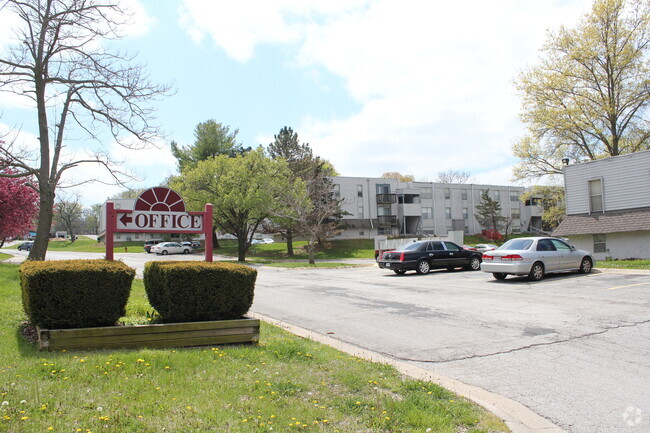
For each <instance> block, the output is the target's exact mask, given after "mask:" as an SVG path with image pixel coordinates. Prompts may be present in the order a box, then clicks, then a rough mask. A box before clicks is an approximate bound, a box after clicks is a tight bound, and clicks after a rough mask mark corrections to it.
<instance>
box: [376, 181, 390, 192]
mask: <svg viewBox="0 0 650 433" xmlns="http://www.w3.org/2000/svg"><path fill="white" fill-rule="evenodd" d="M377 194H390V185H389V184H387V183H378V184H377Z"/></svg>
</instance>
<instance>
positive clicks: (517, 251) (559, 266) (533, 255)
mask: <svg viewBox="0 0 650 433" xmlns="http://www.w3.org/2000/svg"><path fill="white" fill-rule="evenodd" d="M593 264H594V259H593V257H592V256H591V253H589V252H588V251H581V250H576V248H575V247H574V246H572V245H569V244H567V243H566V242H564V241H563V240H561V239H557V238H549V237H531V238H517V239H511V240H509V241H508V242H506V243H505V244H503V245H502V246H501V247H499V248H498V249H496V250H492V251H486V252H485V253H483V262H482V263H481V270H482V271H484V272H492V275H493V276H494V278H496V279H497V280H503V279H505V278H506V276H507V275H528V278H529V279H530V280H532V281H538V280H541V279H542V278H544V275H545V274H549V273H553V272H564V271H578V272H580V273H583V274H586V273H589V272H591V268H592V267H593Z"/></svg>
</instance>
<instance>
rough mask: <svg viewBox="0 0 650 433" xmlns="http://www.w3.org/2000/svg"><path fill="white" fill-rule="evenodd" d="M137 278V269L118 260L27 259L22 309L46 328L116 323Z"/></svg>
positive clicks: (23, 268) (23, 269)
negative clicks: (134, 279)
mask: <svg viewBox="0 0 650 433" xmlns="http://www.w3.org/2000/svg"><path fill="white" fill-rule="evenodd" d="M134 277H135V269H133V268H130V267H128V266H127V265H125V264H124V263H123V262H119V261H109V260H60V261H59V260H57V261H27V262H25V263H23V264H22V265H21V267H20V286H21V289H22V297H23V308H24V309H25V313H27V316H28V317H29V320H30V321H31V322H32V324H34V325H36V326H40V327H41V328H46V329H64V328H89V327H96V326H111V325H115V324H116V322H117V320H118V319H119V318H120V317H122V316H124V314H125V312H126V303H127V302H128V299H129V294H130V293H131V283H132V282H133V278H134Z"/></svg>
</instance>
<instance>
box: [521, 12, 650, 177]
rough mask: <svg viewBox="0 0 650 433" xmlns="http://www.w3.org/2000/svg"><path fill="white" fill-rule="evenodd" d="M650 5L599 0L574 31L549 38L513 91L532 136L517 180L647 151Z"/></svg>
mask: <svg viewBox="0 0 650 433" xmlns="http://www.w3.org/2000/svg"><path fill="white" fill-rule="evenodd" d="M649 49H650V3H648V2H647V0H596V1H595V2H594V4H593V7H592V10H591V13H589V14H587V15H585V16H584V17H583V18H582V20H581V21H580V23H579V24H578V25H577V26H576V27H575V28H574V29H566V28H564V27H562V28H560V30H559V31H558V32H557V33H555V34H550V36H549V38H548V40H547V42H546V44H545V46H544V48H543V51H544V52H545V56H544V57H543V58H542V59H541V60H540V63H539V64H538V65H536V66H532V67H529V68H528V69H526V70H524V71H523V72H522V73H521V74H520V75H519V77H518V79H517V82H516V86H517V89H518V91H519V93H520V94H521V96H522V100H523V110H522V113H521V119H522V121H523V122H524V123H526V124H527V129H528V133H527V135H526V136H524V137H523V138H522V139H521V140H520V141H519V142H517V143H516V144H515V145H514V147H513V151H514V154H515V156H516V157H517V158H519V159H520V163H519V164H518V165H516V166H515V168H514V170H513V172H514V177H515V179H526V178H539V177H541V176H544V175H554V174H560V173H562V159H563V158H569V159H570V160H573V161H583V160H594V159H598V158H603V157H607V156H616V155H621V154H625V153H632V152H637V151H640V150H644V149H650V128H649V126H650V125H649V123H648V119H647V117H646V115H645V113H646V109H647V107H648V104H649V103H650V91H649V86H650V63H649V61H648V50H649Z"/></svg>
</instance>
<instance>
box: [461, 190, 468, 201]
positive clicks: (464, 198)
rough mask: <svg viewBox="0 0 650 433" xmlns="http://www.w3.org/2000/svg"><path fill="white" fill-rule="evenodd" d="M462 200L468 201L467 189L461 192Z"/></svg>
mask: <svg viewBox="0 0 650 433" xmlns="http://www.w3.org/2000/svg"><path fill="white" fill-rule="evenodd" d="M460 198H461V200H467V190H466V189H463V190H461V192H460Z"/></svg>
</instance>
